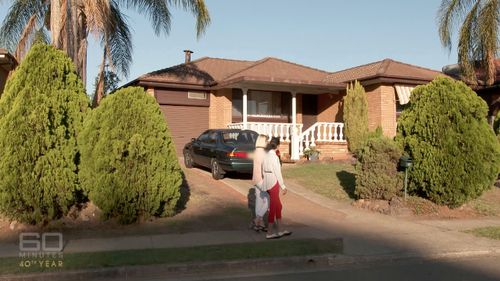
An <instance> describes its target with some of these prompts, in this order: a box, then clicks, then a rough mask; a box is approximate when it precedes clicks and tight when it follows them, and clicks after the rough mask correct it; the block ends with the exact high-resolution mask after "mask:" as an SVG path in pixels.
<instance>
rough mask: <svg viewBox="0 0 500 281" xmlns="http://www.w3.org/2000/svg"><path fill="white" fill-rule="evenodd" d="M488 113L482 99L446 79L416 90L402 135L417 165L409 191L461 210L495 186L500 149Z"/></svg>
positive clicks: (400, 128) (400, 129)
mask: <svg viewBox="0 0 500 281" xmlns="http://www.w3.org/2000/svg"><path fill="white" fill-rule="evenodd" d="M487 113H488V107H487V105H486V103H485V102H484V101H483V99H481V98H480V97H478V96H477V95H476V93H474V91H472V90H471V89H470V88H469V87H467V86H466V85H465V84H464V83H462V82H457V81H454V80H452V79H449V78H444V77H441V78H437V79H435V80H434V81H433V82H431V83H430V84H428V85H425V86H419V87H417V88H415V90H414V91H413V93H412V95H411V98H410V106H409V108H408V109H406V110H404V111H403V113H402V114H401V116H400V118H399V120H398V135H397V140H398V141H399V142H400V143H401V145H402V147H403V148H404V150H405V151H406V152H407V153H408V154H409V156H410V157H412V158H413V160H414V164H413V167H412V168H411V170H410V172H409V175H410V180H409V188H410V191H412V192H413V193H416V194H418V195H420V196H423V197H426V198H429V199H431V200H432V201H434V202H436V203H439V204H446V205H448V206H450V207H457V206H460V205H461V204H463V203H464V202H467V201H468V200H471V199H474V198H477V197H478V196H480V195H481V194H482V193H483V192H484V191H485V190H487V189H489V188H491V187H492V186H493V182H494V180H495V179H496V177H497V175H498V172H499V171H500V144H499V143H498V141H497V140H496V138H495V134H494V133H493V131H492V129H491V127H490V126H489V125H488V122H487V120H486V116H487Z"/></svg>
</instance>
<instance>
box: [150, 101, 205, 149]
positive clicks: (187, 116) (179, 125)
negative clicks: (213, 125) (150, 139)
mask: <svg viewBox="0 0 500 281" xmlns="http://www.w3.org/2000/svg"><path fill="white" fill-rule="evenodd" d="M160 108H161V111H162V112H163V115H164V116H165V118H166V120H167V124H168V128H169V129H170V134H171V135H172V137H173V139H174V144H175V149H176V151H177V154H178V155H182V149H183V148H184V145H185V144H186V143H188V142H190V141H191V138H196V137H198V136H199V135H200V134H201V133H202V132H203V131H205V130H207V129H208V107H200V106H186V105H160Z"/></svg>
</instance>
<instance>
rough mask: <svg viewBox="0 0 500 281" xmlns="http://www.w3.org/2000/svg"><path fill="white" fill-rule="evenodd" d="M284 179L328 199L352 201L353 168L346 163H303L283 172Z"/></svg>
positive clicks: (354, 182) (353, 185)
mask: <svg viewBox="0 0 500 281" xmlns="http://www.w3.org/2000/svg"><path fill="white" fill-rule="evenodd" d="M283 174H284V177H285V179H287V180H292V181H296V182H297V183H298V184H300V185H301V186H303V187H305V188H307V189H309V190H311V191H313V192H316V193H318V194H320V195H323V196H325V197H328V198H330V199H335V200H342V201H352V200H353V199H354V198H355V196H354V187H355V185H356V179H355V170H354V166H353V165H351V164H347V163H335V162H327V163H322V162H319V163H304V164H298V165H294V166H291V167H287V168H285V169H284V170H283Z"/></svg>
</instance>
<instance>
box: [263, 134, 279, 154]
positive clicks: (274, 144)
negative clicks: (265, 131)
mask: <svg viewBox="0 0 500 281" xmlns="http://www.w3.org/2000/svg"><path fill="white" fill-rule="evenodd" d="M279 145H280V138H278V137H272V138H271V140H270V141H269V143H268V144H267V147H266V150H267V151H269V150H271V149H276V148H278V146H279Z"/></svg>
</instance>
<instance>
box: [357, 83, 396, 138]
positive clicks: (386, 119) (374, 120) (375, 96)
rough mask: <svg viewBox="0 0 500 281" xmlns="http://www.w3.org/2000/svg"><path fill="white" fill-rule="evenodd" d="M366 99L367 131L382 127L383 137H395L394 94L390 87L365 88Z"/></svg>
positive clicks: (372, 86)
mask: <svg viewBox="0 0 500 281" xmlns="http://www.w3.org/2000/svg"><path fill="white" fill-rule="evenodd" d="M365 91H366V94H367V99H368V129H369V130H370V131H373V130H375V129H376V128H377V127H378V126H381V127H382V131H383V132H384V135H386V136H388V137H394V136H395V135H396V96H395V95H396V92H395V90H394V87H393V86H392V85H380V84H377V85H370V86H367V87H365Z"/></svg>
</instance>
